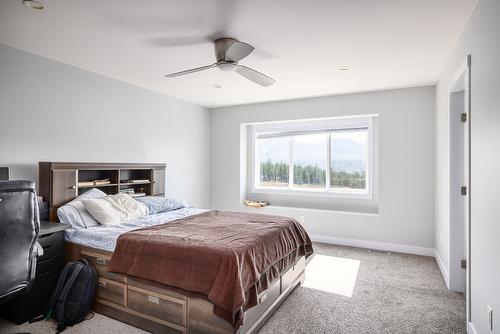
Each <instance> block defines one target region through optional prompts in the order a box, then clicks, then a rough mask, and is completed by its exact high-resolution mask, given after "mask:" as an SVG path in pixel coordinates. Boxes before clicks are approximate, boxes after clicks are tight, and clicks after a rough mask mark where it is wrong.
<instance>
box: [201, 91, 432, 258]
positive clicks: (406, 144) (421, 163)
mask: <svg viewBox="0 0 500 334" xmlns="http://www.w3.org/2000/svg"><path fill="white" fill-rule="evenodd" d="M434 93H435V88H434V87H433V86H432V87H420V88H409V89H399V90H388V91H379V92H370V93H360V94H350V95H339V96H331V97H324V98H313V99H300V100H291V101H284V102H274V103H262V104H253V105H245V106H235V107H226V108H216V109H211V131H210V133H211V150H210V153H211V167H210V169H211V177H210V180H211V192H210V206H211V208H214V209H224V210H256V209H248V208H246V207H245V206H243V205H242V204H241V200H240V193H241V191H242V189H240V180H241V175H240V167H241V166H240V124H242V123H252V122H262V121H276V120H291V119H305V118H315V117H332V116H345V115H356V114H372V113H378V114H379V115H380V116H379V120H378V121H379V194H378V197H379V213H378V214H359V213H349V212H339V211H329V210H313V209H298V208H284V207H269V208H266V209H258V210H260V211H259V212H263V213H273V214H280V215H286V216H291V217H294V218H297V219H298V218H299V217H300V216H304V217H305V223H304V226H305V228H306V229H307V230H308V232H309V233H310V234H312V235H313V236H314V237H315V238H316V239H317V240H323V241H332V242H345V243H349V242H350V241H349V240H345V239H361V240H365V241H370V242H383V243H391V244H399V245H406V246H409V247H406V248H404V247H403V248H399V249H400V250H407V251H411V252H416V253H425V254H429V255H430V254H431V253H432V251H431V249H433V248H434V103H435V100H434ZM271 205H272V203H271ZM339 238H343V240H340V239H339ZM364 245H367V246H369V245H370V244H369V243H365V244H364ZM386 246H387V247H392V248H393V249H394V248H397V247H396V246H397V245H396V246H394V245H386ZM393 246H394V247H393Z"/></svg>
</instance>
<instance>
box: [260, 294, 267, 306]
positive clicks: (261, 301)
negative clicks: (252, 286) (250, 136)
mask: <svg viewBox="0 0 500 334" xmlns="http://www.w3.org/2000/svg"><path fill="white" fill-rule="evenodd" d="M266 299H267V293H265V294H263V295H262V296H260V297H259V304H262V303H263V302H265V301H266Z"/></svg>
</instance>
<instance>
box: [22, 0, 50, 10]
mask: <svg viewBox="0 0 500 334" xmlns="http://www.w3.org/2000/svg"><path fill="white" fill-rule="evenodd" d="M23 5H25V6H26V7H29V8H32V9H38V10H41V9H44V8H45V7H44V6H43V5H42V4H41V3H40V2H38V1H36V0H23Z"/></svg>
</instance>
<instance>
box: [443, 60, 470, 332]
mask: <svg viewBox="0 0 500 334" xmlns="http://www.w3.org/2000/svg"><path fill="white" fill-rule="evenodd" d="M462 81H463V90H464V98H463V99H464V109H463V112H464V113H465V114H466V117H467V120H466V123H465V125H464V126H465V129H464V128H462V123H461V122H459V123H458V124H459V126H458V127H457V122H456V119H455V120H454V119H453V117H459V115H456V114H455V113H454V112H456V111H455V110H454V109H453V105H452V96H453V93H456V92H458V91H461V87H460V86H461V85H462ZM448 98H449V101H448V103H449V126H450V134H449V136H450V137H449V139H450V148H449V149H450V150H449V152H450V155H449V168H450V174H449V176H450V185H449V191H450V193H449V200H450V202H449V226H448V227H449V245H448V246H449V261H448V272H449V282H450V289H451V290H460V289H457V284H458V285H459V286H460V285H462V284H463V278H461V277H458V275H463V274H461V273H460V271H459V270H456V267H452V266H456V265H457V263H459V262H458V261H459V260H460V258H459V257H460V256H461V255H460V254H457V253H458V252H457V249H456V247H455V246H456V245H455V243H457V242H461V243H463V240H455V239H454V236H453V234H452V229H454V228H456V226H455V225H454V224H453V219H455V214H454V212H456V210H457V209H458V210H460V209H461V208H462V206H461V204H460V202H461V201H462V198H461V196H462V195H460V194H457V186H456V184H454V183H453V182H456V180H457V179H456V176H457V175H459V174H461V168H464V170H463V172H464V181H463V184H462V185H463V186H465V187H467V195H466V196H467V198H466V199H465V202H464V203H465V211H464V213H463V217H464V226H463V227H464V229H465V231H464V236H465V257H466V273H465V295H466V318H467V323H469V322H470V321H471V312H470V305H471V284H470V283H471V243H470V240H471V194H472V191H471V55H470V54H468V55H467V56H466V59H465V61H464V62H463V63H462V64H461V66H460V67H459V68H458V70H457V72H456V73H455V76H454V77H453V79H452V80H451V81H450V85H449V88H448ZM453 131H463V142H459V143H457V142H456V137H455V136H454V133H453ZM456 145H459V146H460V147H459V148H458V149H462V152H463V154H464V159H463V161H462V162H463V163H464V164H463V165H462V166H457V165H456V164H454V163H453V159H454V158H455V156H454V153H453V152H454V150H456V149H457V147H456ZM458 189H460V185H459V187H458ZM457 260H458V261H457Z"/></svg>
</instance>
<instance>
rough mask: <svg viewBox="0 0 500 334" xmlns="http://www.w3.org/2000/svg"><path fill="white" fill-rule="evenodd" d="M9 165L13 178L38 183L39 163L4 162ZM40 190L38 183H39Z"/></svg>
mask: <svg viewBox="0 0 500 334" xmlns="http://www.w3.org/2000/svg"><path fill="white" fill-rule="evenodd" d="M0 166H6V167H9V170H10V179H11V180H28V181H35V182H36V183H38V164H2V163H0ZM37 190H38V184H37Z"/></svg>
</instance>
